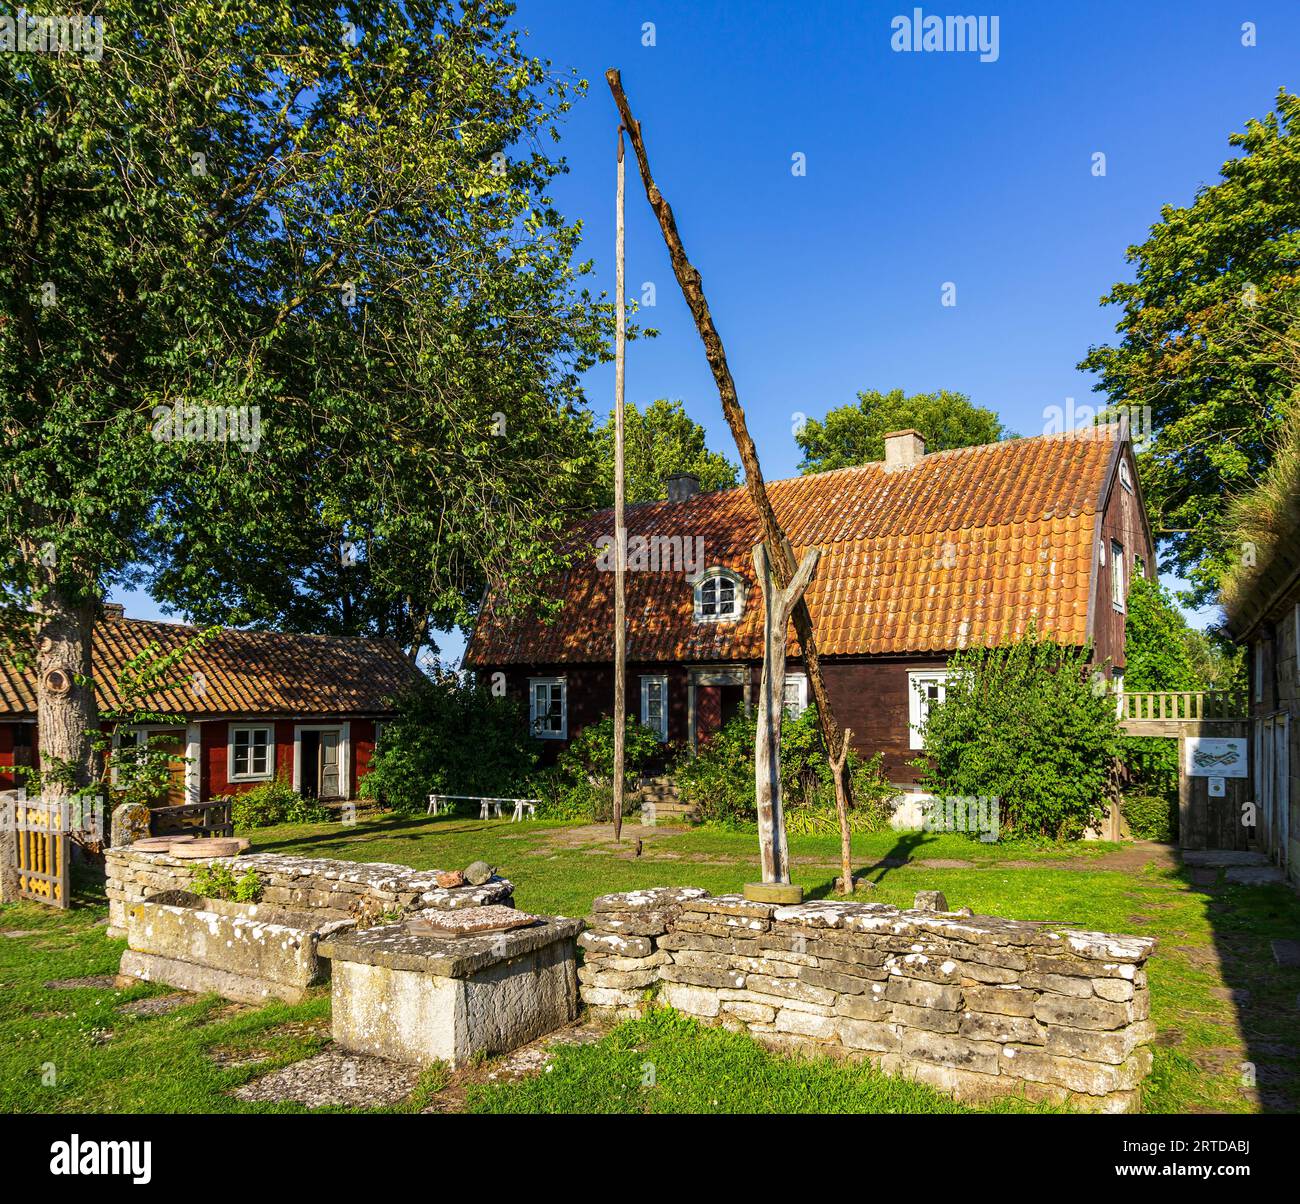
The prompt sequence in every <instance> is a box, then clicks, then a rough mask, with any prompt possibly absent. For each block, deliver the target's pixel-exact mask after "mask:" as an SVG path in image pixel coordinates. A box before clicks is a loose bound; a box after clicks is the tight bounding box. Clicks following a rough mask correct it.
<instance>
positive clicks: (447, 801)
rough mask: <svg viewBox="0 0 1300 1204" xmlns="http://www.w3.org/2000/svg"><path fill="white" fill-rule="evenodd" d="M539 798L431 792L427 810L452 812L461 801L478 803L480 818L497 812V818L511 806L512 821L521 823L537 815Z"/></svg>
mask: <svg viewBox="0 0 1300 1204" xmlns="http://www.w3.org/2000/svg"><path fill="white" fill-rule="evenodd" d="M541 801H542V800H541V799H537V798H489V797H487V796H485V795H482V794H431V795H429V806H428V808H427V810H426V812H425V814H427V815H439V814H441V813H442V812H443V811H445V812H447V813H448V814H451V813H453V812H454V811H455V809H456V804H457V803H458V802H459V803H478V805H479V809H478V817H479V819H490V818H492V815H491V813H493V812H494V813H495V815H496V818H497V819H503V818H505V808H506V807H510V808H511V809H512V810H511V815H510V822H511V823H512V824H513V823H521V822H522V821H523V820H524V818H525V817H527V818H528V819H533V818H535V817H536V815H537V805H538V804H539V803H540V802H541Z"/></svg>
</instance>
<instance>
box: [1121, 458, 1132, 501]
mask: <svg viewBox="0 0 1300 1204" xmlns="http://www.w3.org/2000/svg"><path fill="white" fill-rule="evenodd" d="M1119 483H1120V484H1121V485H1123V486H1124V488H1125V489H1127V490H1128V491H1129V493H1132V492H1133V474H1132V472H1131V471H1130V470H1129V466H1128V460H1127V459H1123V458H1121V460H1120V462H1119Z"/></svg>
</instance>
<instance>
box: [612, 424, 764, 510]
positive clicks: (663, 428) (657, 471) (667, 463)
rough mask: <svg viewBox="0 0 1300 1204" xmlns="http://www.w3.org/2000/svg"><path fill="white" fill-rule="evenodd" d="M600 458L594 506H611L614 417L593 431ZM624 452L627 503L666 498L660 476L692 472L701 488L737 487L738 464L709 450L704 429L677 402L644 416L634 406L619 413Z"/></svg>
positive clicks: (665, 490) (706, 489)
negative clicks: (597, 495) (621, 421)
mask: <svg viewBox="0 0 1300 1204" xmlns="http://www.w3.org/2000/svg"><path fill="white" fill-rule="evenodd" d="M596 443H597V449H598V455H599V457H600V481H599V488H600V496H599V500H598V503H597V504H598V505H602V506H609V505H613V502H614V415H613V414H610V416H609V420H608V421H607V422H606V423H605V425H604V426H602V427H600V428H599V429H598V430H597V432H596ZM623 448H624V459H625V463H626V465H627V469H626V471H627V477H626V481H627V500H628V503H629V504H634V503H636V502H653V501H658V500H662V499H663V498H666V497H667V496H668V491H667V489H666V487H665V485H664V478H665V477H667V476H669V475H670V474H671V473H674V472H692V473H694V474H695V475H696V476H697V477H699V478H700V488H701V489H702V490H705V491H706V492H707V491H709V490H713V489H734V488H735V487H736V486H737V485H739V484H740V474H739V472H738V470H737V468H736V466H735V465H734V464H733V463H732V462H731V461H730V460H728V459H727V457H726V456H724V455H723V454H722V453H721V452H714V451H710V450H709V449H708V446H707V445H706V443H705V433H704V428H703V427H702V426H701V425H700V424H699V423H698V422H696V421H695V420H694V419H693V418H692V417H691V416H690V415H689V414H688V413H687V412H686V410H685V409H684V408H683V406H682V403H681V402H680V401H667V400H665V399H663V398H660V399H659V400H658V401H652V402H651V403H650V404H649V405H648V406H646V408H645V412H644V413H642V412H641V411H640V410H638V409H637V408H636V406H635V405H633V404H632V403H630V402H629V403H628V404H627V405H626V406H625V407H624V412H623Z"/></svg>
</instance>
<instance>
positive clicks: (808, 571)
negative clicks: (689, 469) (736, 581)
mask: <svg viewBox="0 0 1300 1204" xmlns="http://www.w3.org/2000/svg"><path fill="white" fill-rule="evenodd" d="M820 556H821V550H820V549H818V548H809V549H808V551H807V552H805V553H804V557H803V560H802V561H801V562H800V564H799V567H798V569H796V570H795V574H794V576H793V577H792V578H791V580H790V584H789V585H788V586H786V588H785V589H782V588H781V586H780V585H779V584H778V582H777V580H776V574H775V573H774V572H773V568H772V558H771V556H770V555H769V554H768V549H767V544H765V543H761V544H759V545H758V546H757V547H755V548H754V571H755V573H756V575H757V577H758V585H759V588H760V589H761V590H762V591H763V676H762V680H761V682H760V684H759V688H758V735H757V738H756V739H755V741H754V793H755V795H756V797H757V802H758V848H759V856H760V859H761V861H762V866H763V881H764V883H781V884H784V885H789V882H790V853H789V849H788V847H787V845H786V839H785V817H784V816H783V815H782V813H781V718H782V715H783V703H784V699H785V646H786V640H787V637H788V635H789V630H790V614H791V612H792V611H793V610H794V608H795V605H796V603H798V601H799V599H800V598H802V597H803V593H804V590H806V589H807V588H808V583H809V582H810V581H811V580H812V575H813V573H814V572H816V570H817V561H818V559H819V558H820Z"/></svg>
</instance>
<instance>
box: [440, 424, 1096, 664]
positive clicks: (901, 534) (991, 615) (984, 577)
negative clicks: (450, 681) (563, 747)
mask: <svg viewBox="0 0 1300 1204" xmlns="http://www.w3.org/2000/svg"><path fill="white" fill-rule="evenodd" d="M1119 440H1120V435H1119V432H1118V430H1117V429H1116V428H1095V429H1094V430H1093V431H1091V432H1090V433H1089V437H1079V436H1077V435H1073V436H1072V435H1053V436H1039V437H1035V438H1031V439H1011V440H1007V441H1006V442H1003V443H993V444H987V445H985V446H981V447H969V448H961V449H958V450H955V451H945V452H935V453H932V454H931V455H927V456H925V457H924V458H923V459H921V460H920V461H919V462H918V463H917V464H916V465H914V466H913V467H910V468H900V469H896V470H894V471H889V472H887V471H886V470H885V468H884V465H883V464H880V463H876V464H867V465H863V466H861V467H857V468H845V469H840V470H837V471H834V472H825V473H818V474H816V475H813V476H803V477H795V478H792V479H790V480H784V481H774V482H770V483H769V485H768V490H769V494H770V496H771V499H772V504H773V506H774V508H775V510H776V513H777V518H778V519H779V521H780V522H781V525H782V527H783V529H784V530H785V532H786V535H787V536H788V537H789V539H790V542H791V544H792V545H793V546H794V549H795V552H796V555H799V556H801V555H802V554H803V552H804V550H805V549H807V548H810V547H813V546H817V547H819V548H821V551H822V556H821V561H820V564H819V565H818V569H817V573H816V576H815V577H814V579H813V583H812V585H811V587H810V588H809V590H808V594H807V598H808V605H809V608H810V609H811V611H812V616H813V623H814V624H815V626H816V630H817V639H818V645H819V647H820V649H821V652H822V654H823V655H824V656H853V655H865V654H901V653H924V652H946V651H950V650H952V649H956V648H961V647H964V646H965V645H967V644H980V645H989V644H995V643H998V642H999V641H1002V640H1005V639H1007V638H1010V637H1014V636H1016V635H1019V634H1022V633H1023V632H1024V631H1025V630H1026V628H1027V627H1028V626H1029V624H1030V623H1031V621H1032V622H1034V623H1036V625H1037V627H1038V630H1039V631H1040V632H1043V633H1044V634H1047V635H1050V636H1051V637H1052V638H1054V639H1057V640H1059V641H1061V642H1063V643H1069V644H1083V643H1085V642H1086V641H1087V635H1088V601H1089V594H1090V590H1091V583H1092V571H1093V563H1094V560H1095V554H1094V544H1093V540H1094V528H1095V523H1096V518H1097V512H1098V508H1099V506H1100V505H1101V504H1102V503H1103V497H1104V489H1105V487H1106V485H1107V481H1108V472H1109V471H1111V470H1112V464H1113V457H1114V455H1115V453H1116V451H1117V446H1116V445H1117V443H1118V442H1119ZM627 527H628V539H629V556H631V553H632V551H633V550H634V549H635V546H636V544H635V540H636V537H637V536H638V535H640V536H647V537H653V536H674V535H676V536H682V537H686V538H691V539H694V538H695V537H700V538H702V539H703V540H704V563H703V566H702V567H705V568H709V567H715V566H717V567H724V568H727V569H730V570H732V571H733V572H735V573H737V574H739V575H740V576H741V577H742V578H743V579H744V580H745V582H746V584H747V587H748V588H749V589H751V590H753V586H754V580H755V579H754V567H753V561H752V558H751V557H752V548H753V546H754V544H755V542H756V541H757V540H758V518H757V513H756V512H755V510H754V507H753V504H752V503H751V501H750V498H749V494H748V492H747V491H746V490H745V489H744V488H740V489H731V490H726V491H721V492H717V493H706V494H699V495H696V496H695V497H693V498H690V499H688V500H687V501H685V502H677V503H672V502H650V503H645V504H643V505H639V506H632V507H629V508H628V511H627ZM612 531H613V514H612V511H610V510H603V511H600V512H599V513H597V514H594V515H592V516H590V517H589V518H587V519H584V520H583V521H581V522H579V523H578V524H576V525H575V527H574V528H573V529H572V539H573V541H574V545H575V546H578V547H582V546H586V547H594V546H595V541H596V539H597V538H598V537H599V536H601V535H612ZM552 588H553V596H555V597H556V598H558V599H559V600H561V601H562V603H563V606H562V609H561V613H560V617H559V619H558V620H557V621H556V622H553V623H550V624H542V623H539V622H537V621H536V620H527V619H522V618H514V619H511V618H510V617H508V616H506V615H505V614H504V613H502V612H501V611H500V610H499V608H498V606H497V605H496V602H495V600H494V599H492V598H489V599H488V601H487V603H486V604H485V606H484V608H483V612H482V614H481V615H480V617H479V621H478V625H477V628H476V630H475V632H474V635H473V638H472V640H471V642H470V645H469V648H468V649H467V651H466V655H465V664H466V665H467V666H471V667H481V666H488V665H507V664H548V663H563V662H569V661H575V662H583V661H588V662H589V661H610V660H612V659H613V633H612V624H611V615H612V611H613V590H614V575H613V573H612V572H602V571H599V570H598V569H597V568H596V567H595V554H594V553H593V560H592V562H591V567H582V566H580V567H575V568H571V569H570V570H569V571H568V572H566V573H564V574H562V575H560V576H558V577H557V579H556V580H555V582H554V585H553V587H552ZM692 613H693V591H692V588H691V585H690V584H689V582H688V581H687V580H686V576H685V574H684V573H683V572H682V571H675V572H674V571H662V570H661V571H629V572H628V574H627V615H628V641H627V645H628V648H627V654H628V659H629V660H630V661H709V660H758V659H761V657H762V638H763V620H762V603H761V600H760V595H759V594H758V593H757V592H756V591H754V592H751V593H749V595H748V597H747V600H746V604H745V608H744V614H743V615H742V617H741V618H740V619H739V620H738V621H736V622H734V623H696V622H694V621H693V617H692ZM791 645H792V651H795V652H797V644H796V642H795V640H794V638H793V636H792V637H791Z"/></svg>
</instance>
